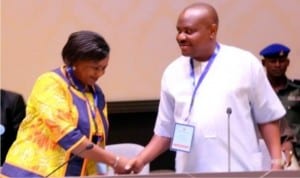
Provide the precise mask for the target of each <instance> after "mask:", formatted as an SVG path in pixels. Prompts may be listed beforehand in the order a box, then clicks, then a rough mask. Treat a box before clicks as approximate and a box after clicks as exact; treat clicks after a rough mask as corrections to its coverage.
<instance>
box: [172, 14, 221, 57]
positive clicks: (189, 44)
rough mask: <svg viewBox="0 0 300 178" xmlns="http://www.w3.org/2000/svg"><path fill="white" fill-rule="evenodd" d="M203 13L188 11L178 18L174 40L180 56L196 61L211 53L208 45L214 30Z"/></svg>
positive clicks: (212, 38)
mask: <svg viewBox="0 0 300 178" xmlns="http://www.w3.org/2000/svg"><path fill="white" fill-rule="evenodd" d="M205 13H206V12H201V11H194V10H188V11H186V12H184V13H183V14H181V15H180V16H179V18H178V21H177V32H178V33H177V36H176V40H177V42H178V44H179V47H180V49H181V53H182V55H184V56H190V57H193V58H195V59H197V58H202V57H206V56H207V53H208V52H210V51H211V49H210V47H211V45H210V44H211V42H212V40H214V36H213V35H215V34H214V33H215V31H214V30H216V29H212V28H213V27H212V25H211V23H209V22H208V19H207V14H205ZM209 55H210V54H209Z"/></svg>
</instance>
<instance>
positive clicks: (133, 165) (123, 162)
mask: <svg viewBox="0 0 300 178" xmlns="http://www.w3.org/2000/svg"><path fill="white" fill-rule="evenodd" d="M144 166H145V163H144V162H143V161H141V159H139V157H135V158H131V159H128V158H126V157H123V156H116V158H115V161H114V163H113V164H112V165H110V166H109V168H108V170H107V173H109V172H111V171H110V169H113V172H114V174H132V173H134V174H137V173H139V172H141V170H142V169H143V168H144Z"/></svg>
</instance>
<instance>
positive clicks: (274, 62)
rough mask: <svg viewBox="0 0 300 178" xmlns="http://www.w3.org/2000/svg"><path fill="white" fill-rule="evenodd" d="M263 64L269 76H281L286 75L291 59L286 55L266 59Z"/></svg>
mask: <svg viewBox="0 0 300 178" xmlns="http://www.w3.org/2000/svg"><path fill="white" fill-rule="evenodd" d="M263 65H264V66H265V68H266V71H267V74H268V76H271V77H281V76H284V75H285V73H286V70H287V67H288V66H289V60H288V59H287V58H286V57H281V58H275V59H268V58H266V59H264V60H263Z"/></svg>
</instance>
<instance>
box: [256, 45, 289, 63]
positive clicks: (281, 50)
mask: <svg viewBox="0 0 300 178" xmlns="http://www.w3.org/2000/svg"><path fill="white" fill-rule="evenodd" d="M289 52H290V49H289V48H288V47H287V46H285V45H283V44H279V43H273V44H270V45H268V46H267V47H265V48H264V49H262V50H261V51H260V53H259V54H260V55H261V56H263V57H264V58H267V59H278V58H286V57H287V56H288V54H289Z"/></svg>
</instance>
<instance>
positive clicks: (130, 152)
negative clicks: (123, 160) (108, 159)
mask: <svg viewBox="0 0 300 178" xmlns="http://www.w3.org/2000/svg"><path fill="white" fill-rule="evenodd" d="M105 149H106V150H108V151H111V152H113V153H115V154H116V155H120V156H125V157H127V158H133V157H134V156H136V155H137V154H138V153H139V152H140V151H142V150H143V149H144V146H142V145H139V144H135V143H117V144H110V145H106V147H105ZM97 166H98V172H99V174H106V175H114V170H113V168H111V167H109V166H106V165H105V164H103V163H98V165H97ZM149 172H150V165H149V164H146V165H145V166H144V168H143V169H142V171H141V172H140V173H139V174H141V175H143V174H149Z"/></svg>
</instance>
